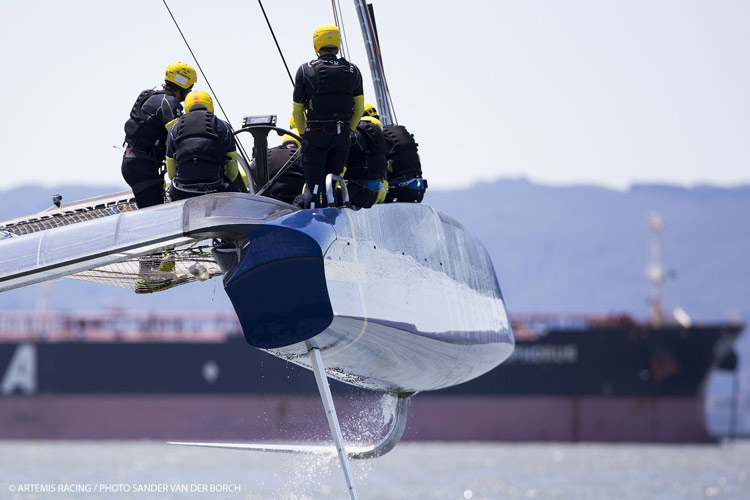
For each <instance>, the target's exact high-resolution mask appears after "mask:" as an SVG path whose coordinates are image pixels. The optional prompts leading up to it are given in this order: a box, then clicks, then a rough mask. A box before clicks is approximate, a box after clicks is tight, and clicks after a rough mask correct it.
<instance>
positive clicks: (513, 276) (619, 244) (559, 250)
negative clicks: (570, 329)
mask: <svg viewBox="0 0 750 500" xmlns="http://www.w3.org/2000/svg"><path fill="white" fill-rule="evenodd" d="M120 190H122V187H121V186H104V187H99V188H96V187H76V186H67V187H61V188H59V189H57V190H56V191H55V192H56V193H60V194H62V195H63V203H65V202H66V201H68V202H69V201H74V200H77V199H82V198H87V197H91V196H96V195H99V194H103V193H108V192H115V191H120ZM53 194H55V193H53V192H52V190H49V189H43V188H39V187H33V186H29V187H21V188H17V189H13V190H10V191H6V192H4V193H2V195H1V198H0V199H1V200H2V202H0V220H6V219H9V218H13V217H18V216H22V215H28V214H31V213H34V212H37V211H40V210H43V209H44V208H47V207H49V206H50V205H51V196H52V195H53ZM425 203H429V204H430V205H432V206H434V207H435V208H437V209H439V210H441V211H443V212H445V213H446V214H448V215H450V216H452V217H454V218H455V219H457V220H458V221H460V222H461V223H463V224H464V225H465V226H467V227H468V228H469V229H470V230H471V231H472V232H473V233H474V234H476V235H477V237H478V238H479V239H480V240H481V241H482V242H483V243H484V245H485V246H486V248H487V250H488V251H489V253H490V256H491V257H492V260H493V262H494V265H495V269H496V271H497V274H498V278H499V280H500V285H501V288H502V290H503V294H504V296H505V298H506V302H507V305H508V308H509V309H510V311H517V312H592V313H607V312H630V313H633V314H635V315H637V316H639V317H646V316H647V314H648V304H647V296H648V284H647V282H646V280H645V277H644V273H645V269H646V266H647V264H648V262H649V258H650V254H649V251H650V250H649V245H650V241H651V240H650V238H651V234H650V230H649V227H648V216H649V214H651V213H653V212H659V213H661V214H662V215H663V217H664V220H665V223H666V226H665V230H664V232H663V262H664V266H665V267H666V268H667V269H669V270H672V271H673V275H674V277H673V278H670V279H668V280H667V281H666V282H665V284H664V287H663V302H664V307H665V309H666V310H671V309H672V308H674V307H677V306H679V307H681V308H683V309H684V310H685V311H687V312H688V313H689V314H690V315H691V316H692V317H693V318H694V319H695V320H700V321H714V320H727V319H737V318H742V319H745V320H748V319H750V186H744V187H737V188H716V187H708V186H701V187H695V188H690V189H685V188H678V187H672V186H665V185H638V186H634V187H632V188H631V189H630V190H628V191H626V192H621V191H614V190H609V189H604V188H599V187H593V186H573V187H550V186H543V185H538V184H533V183H531V182H529V181H527V180H523V179H506V180H499V181H496V182H491V183H484V184H479V185H475V186H473V187H471V188H468V189H462V190H456V191H435V190H428V191H427V195H426V198H425ZM215 281H216V280H212V281H210V282H208V283H204V284H202V285H200V286H190V287H182V288H177V289H175V290H172V291H170V292H168V293H164V294H154V295H150V296H145V297H142V296H135V295H134V294H133V293H132V292H127V291H125V290H119V289H116V288H109V287H101V286H94V290H95V291H93V292H92V291H90V290H91V286H92V285H89V284H86V283H78V282H73V283H71V282H70V280H66V281H65V283H66V285H65V286H64V287H63V286H61V285H60V284H53V285H52V286H51V287H47V288H46V290H45V292H44V294H40V287H30V288H28V289H23V290H17V291H13V292H7V293H4V294H0V308H3V309H33V308H35V307H36V306H37V303H38V302H39V301H40V300H47V302H48V304H49V306H50V307H52V308H61V309H76V308H89V309H90V308H98V307H111V306H114V305H117V306H120V307H126V308H144V309H164V308H167V309H180V308H188V307H189V308H223V307H226V308H229V307H231V306H230V304H229V301H228V300H227V299H226V296H225V294H224V292H223V291H222V290H221V288H222V287H221V283H220V282H219V283H215ZM215 289H216V290H215ZM45 297H46V299H45Z"/></svg>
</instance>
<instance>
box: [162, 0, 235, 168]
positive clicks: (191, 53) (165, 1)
mask: <svg viewBox="0 0 750 500" xmlns="http://www.w3.org/2000/svg"><path fill="white" fill-rule="evenodd" d="M162 2H164V7H166V8H167V12H169V17H171V18H172V21H173V22H174V25H175V26H176V27H177V31H179V32H180V36H181V37H182V40H183V41H184V42H185V45H186V46H187V48H188V50H189V51H190V55H191V56H193V60H194V61H195V65H196V66H198V70H199V71H200V72H201V76H203V79H204V80H206V85H208V89H209V90H210V91H211V94H213V96H214V100H215V101H216V104H217V105H218V106H219V109H220V110H221V114H222V115H224V119H225V120H226V122H227V126H228V127H229V131H230V132H232V133H234V129H233V128H232V123H231V121H230V120H229V117H228V116H227V114H226V112H225V111H224V107H223V106H222V105H221V102H219V98H218V97H217V96H216V92H214V89H213V87H212V86H211V82H209V81H208V77H206V74H205V73H204V72H203V68H201V64H200V63H199V62H198V58H197V57H195V54H194V53H193V49H192V48H191V47H190V44H189V43H188V41H187V38H185V35H184V34H183V33H182V29H180V25H179V24H178V23H177V19H175V17H174V14H172V10H171V9H170V8H169V5H167V0H162ZM237 146H238V147H239V150H240V153H241V154H242V156H244V157H245V159H247V153H246V152H245V147H244V146H243V145H242V143H241V142H240V141H239V139H238V140H237Z"/></svg>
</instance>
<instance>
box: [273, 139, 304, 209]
mask: <svg viewBox="0 0 750 500" xmlns="http://www.w3.org/2000/svg"><path fill="white" fill-rule="evenodd" d="M297 151H298V148H297V147H296V146H293V147H287V146H276V147H274V148H268V176H269V177H270V178H273V177H274V176H275V175H276V174H277V173H278V172H279V170H281V169H282V167H284V165H286V164H287V162H288V161H289V160H290V159H291V158H292V156H293V155H294V153H296V152H297ZM304 185H305V174H304V172H303V171H302V165H301V163H300V155H299V154H298V155H297V157H296V159H295V160H294V161H293V163H292V165H290V166H289V168H287V169H286V170H285V171H284V173H283V174H281V176H279V178H278V179H277V180H276V182H274V183H273V184H272V185H271V187H270V188H268V195H269V196H270V197H272V198H276V199H277V200H281V201H283V202H285V203H289V204H292V203H294V199H295V198H296V197H297V196H299V195H300V194H301V193H302V186H304Z"/></svg>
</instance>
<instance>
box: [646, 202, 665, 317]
mask: <svg viewBox="0 0 750 500" xmlns="http://www.w3.org/2000/svg"><path fill="white" fill-rule="evenodd" d="M648 223H649V227H651V263H650V264H649V266H648V268H647V269H646V279H648V282H649V283H651V292H650V293H649V305H650V306H651V315H650V316H651V325H652V326H655V327H658V326H659V325H661V320H662V306H661V284H662V283H664V278H665V273H664V268H663V267H662V265H661V232H662V231H663V230H664V219H663V218H662V216H661V215H660V214H652V215H651V216H650V217H649V220H648Z"/></svg>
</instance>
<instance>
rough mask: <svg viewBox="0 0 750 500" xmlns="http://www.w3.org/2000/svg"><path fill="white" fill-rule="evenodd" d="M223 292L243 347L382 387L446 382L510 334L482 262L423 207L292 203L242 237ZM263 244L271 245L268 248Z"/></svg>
mask: <svg viewBox="0 0 750 500" xmlns="http://www.w3.org/2000/svg"><path fill="white" fill-rule="evenodd" d="M247 238H248V242H249V243H248V244H246V245H245V247H244V248H243V249H242V254H243V255H242V257H241V260H240V262H239V265H238V266H236V269H230V270H229V272H228V273H227V275H226V278H225V288H226V291H227V294H228V295H229V297H230V299H231V300H232V303H233V305H234V307H235V309H236V311H237V314H238V316H239V319H240V322H241V324H242V327H243V330H244V332H245V336H246V338H247V340H248V342H249V343H250V344H251V345H254V346H256V347H260V348H264V349H267V350H268V351H269V352H271V353H272V354H275V355H277V356H279V357H283V358H286V359H288V360H290V361H292V362H294V363H297V364H299V365H302V366H306V367H308V368H310V358H309V356H308V352H309V351H310V349H311V348H312V347H317V348H319V349H320V352H321V354H322V356H323V360H324V362H325V365H326V371H327V373H328V375H329V376H332V377H334V378H337V379H339V380H342V381H344V382H349V383H352V384H354V385H358V386H361V387H366V388H369V389H373V390H379V391H386V392H391V393H413V392H419V391H428V390H435V389H440V388H444V387H448V386H451V385H456V384H459V383H462V382H465V381H467V380H470V379H472V378H475V377H477V376H479V375H481V374H483V373H485V372H487V371H489V370H491V369H492V368H494V367H495V366H497V365H498V364H500V363H501V362H502V361H503V360H505V359H506V358H507V357H508V356H509V355H510V354H511V352H512V350H513V346H514V341H513V335H512V332H511V328H510V324H509V321H508V317H507V314H506V311H505V306H504V303H503V297H502V293H501V291H500V287H499V285H498V282H497V278H496V276H495V272H494V269H493V267H492V263H491V261H490V259H489V256H488V255H487V252H486V251H485V249H484V248H483V247H482V246H481V244H480V243H479V242H478V241H477V240H476V238H475V237H474V236H473V235H471V234H470V233H469V232H468V231H466V230H465V229H464V228H463V226H461V225H460V224H459V223H458V222H456V221H455V220H454V219H452V218H450V217H448V216H446V215H444V214H442V213H440V212H438V211H436V210H434V209H433V208H431V207H429V206H427V205H419V204H389V205H376V206H375V207H373V208H371V209H367V210H364V209H363V210H352V209H348V208H325V209H320V210H303V211H298V212H294V213H291V214H288V215H285V216H282V217H280V218H277V219H274V220H272V221H268V222H266V223H264V224H263V225H262V226H258V227H256V228H254V229H253V230H251V231H249V232H248V233H247ZM271 249H274V250H273V251H272V250H271Z"/></svg>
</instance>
